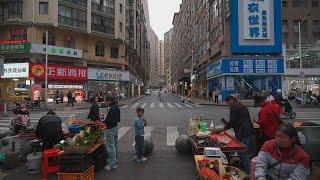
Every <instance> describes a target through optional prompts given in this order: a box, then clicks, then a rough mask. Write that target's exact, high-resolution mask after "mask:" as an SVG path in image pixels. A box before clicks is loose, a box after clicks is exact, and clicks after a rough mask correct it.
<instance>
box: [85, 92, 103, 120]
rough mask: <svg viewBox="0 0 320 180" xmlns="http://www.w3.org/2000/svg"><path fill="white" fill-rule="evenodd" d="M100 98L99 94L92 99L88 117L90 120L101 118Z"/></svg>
mask: <svg viewBox="0 0 320 180" xmlns="http://www.w3.org/2000/svg"><path fill="white" fill-rule="evenodd" d="M98 100H99V99H98V97H97V96H96V97H94V98H92V99H91V103H92V106H91V108H90V112H89V115H88V117H87V119H90V121H99V120H100V113H99V106H98Z"/></svg>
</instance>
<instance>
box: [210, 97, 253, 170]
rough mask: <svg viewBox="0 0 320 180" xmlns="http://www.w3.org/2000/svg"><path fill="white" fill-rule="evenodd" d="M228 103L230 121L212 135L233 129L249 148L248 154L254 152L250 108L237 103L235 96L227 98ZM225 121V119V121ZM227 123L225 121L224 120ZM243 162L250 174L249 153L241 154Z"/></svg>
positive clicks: (242, 165) (242, 166)
mask: <svg viewBox="0 0 320 180" xmlns="http://www.w3.org/2000/svg"><path fill="white" fill-rule="evenodd" d="M226 103H227V104H228V105H229V109H230V120H229V122H224V123H225V124H226V125H225V126H224V128H222V129H212V130H211V132H212V133H219V132H223V131H226V130H228V129H230V128H233V130H234V132H235V136H236V138H237V139H238V140H239V141H241V142H242V143H243V144H244V145H245V146H246V148H247V150H248V152H252V151H253V138H254V129H253V125H252V122H251V118H250V113H249V111H248V108H247V107H246V106H244V105H243V104H241V103H240V102H238V101H236V99H235V98H234V97H233V96H228V97H227V98H226ZM223 120H224V119H223ZM224 121H225V120H224ZM239 157H240V160H241V169H242V170H243V171H244V172H245V173H247V174H249V172H250V158H249V154H248V153H247V152H239Z"/></svg>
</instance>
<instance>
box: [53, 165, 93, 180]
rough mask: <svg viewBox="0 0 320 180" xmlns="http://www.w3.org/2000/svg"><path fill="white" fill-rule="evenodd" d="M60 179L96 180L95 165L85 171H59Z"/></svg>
mask: <svg viewBox="0 0 320 180" xmlns="http://www.w3.org/2000/svg"><path fill="white" fill-rule="evenodd" d="M58 180H94V166H91V167H90V168H89V169H87V170H86V171H85V172H84V173H58Z"/></svg>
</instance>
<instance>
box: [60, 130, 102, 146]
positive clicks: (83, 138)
mask: <svg viewBox="0 0 320 180" xmlns="http://www.w3.org/2000/svg"><path fill="white" fill-rule="evenodd" d="M102 134H103V133H102V131H101V130H96V131H92V130H91V128H90V127H88V128H86V129H85V130H84V131H81V132H80V133H79V134H76V135H75V136H74V137H73V138H72V139H70V138H69V139H67V140H66V141H64V143H63V144H62V145H63V146H91V145H93V144H97V143H100V141H101V136H102Z"/></svg>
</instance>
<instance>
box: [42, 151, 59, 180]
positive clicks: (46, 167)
mask: <svg viewBox="0 0 320 180" xmlns="http://www.w3.org/2000/svg"><path fill="white" fill-rule="evenodd" d="M60 152H61V150H60V149H46V150H44V152H43V162H42V180H46V179H47V177H48V174H49V173H56V172H58V171H59V168H60V165H59V153H60ZM49 158H57V160H56V162H54V163H49Z"/></svg>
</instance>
